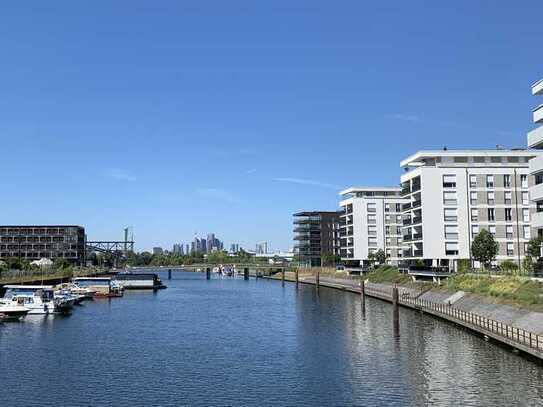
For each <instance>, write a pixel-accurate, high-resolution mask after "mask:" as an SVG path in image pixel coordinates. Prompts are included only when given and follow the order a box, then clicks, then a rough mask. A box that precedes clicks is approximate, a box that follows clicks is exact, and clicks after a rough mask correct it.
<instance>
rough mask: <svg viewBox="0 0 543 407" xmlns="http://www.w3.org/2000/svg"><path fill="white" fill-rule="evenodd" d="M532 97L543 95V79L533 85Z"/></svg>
mask: <svg viewBox="0 0 543 407" xmlns="http://www.w3.org/2000/svg"><path fill="white" fill-rule="evenodd" d="M532 95H534V96H536V95H543V79H541V80H539V81H537V82H536V83H534V84H533V85H532Z"/></svg>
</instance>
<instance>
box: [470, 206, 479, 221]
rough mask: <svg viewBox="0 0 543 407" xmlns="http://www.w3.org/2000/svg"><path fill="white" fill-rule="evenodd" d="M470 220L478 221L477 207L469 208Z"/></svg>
mask: <svg viewBox="0 0 543 407" xmlns="http://www.w3.org/2000/svg"><path fill="white" fill-rule="evenodd" d="M471 221H472V222H478V221H479V211H478V210H477V209H472V210H471Z"/></svg>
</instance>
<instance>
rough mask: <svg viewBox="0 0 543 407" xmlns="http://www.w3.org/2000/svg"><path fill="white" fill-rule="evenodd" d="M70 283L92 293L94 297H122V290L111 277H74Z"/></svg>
mask: <svg viewBox="0 0 543 407" xmlns="http://www.w3.org/2000/svg"><path fill="white" fill-rule="evenodd" d="M72 282H73V283H74V284H76V285H77V286H78V287H84V288H88V289H89V290H91V291H94V297H122V296H123V288H122V287H121V286H120V285H119V284H118V283H117V282H116V281H115V280H114V279H113V278H111V277H76V278H73V279H72Z"/></svg>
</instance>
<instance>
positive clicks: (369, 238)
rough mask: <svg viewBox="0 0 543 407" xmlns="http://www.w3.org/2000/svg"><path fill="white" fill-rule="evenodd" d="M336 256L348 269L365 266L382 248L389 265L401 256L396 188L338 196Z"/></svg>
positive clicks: (346, 192) (355, 189) (400, 200)
mask: <svg viewBox="0 0 543 407" xmlns="http://www.w3.org/2000/svg"><path fill="white" fill-rule="evenodd" d="M339 195H340V196H341V197H342V198H343V199H342V200H341V202H340V203H339V205H340V207H341V209H342V211H341V215H340V226H339V227H340V256H341V259H342V260H343V261H345V262H346V263H347V264H348V265H351V266H358V267H360V266H362V267H363V266H365V265H367V263H368V255H369V254H370V253H372V252H376V251H377V250H379V249H382V250H383V251H384V252H385V254H386V256H387V262H388V263H390V264H398V262H399V261H400V259H401V257H402V253H403V251H402V204H403V203H405V202H406V199H403V198H402V197H401V196H400V188H397V187H371V188H359V187H352V188H348V189H346V190H344V191H342V192H340V194H339Z"/></svg>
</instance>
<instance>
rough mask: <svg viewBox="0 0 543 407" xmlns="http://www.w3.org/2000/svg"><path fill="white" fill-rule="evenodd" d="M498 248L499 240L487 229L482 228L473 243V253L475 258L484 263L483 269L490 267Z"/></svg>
mask: <svg viewBox="0 0 543 407" xmlns="http://www.w3.org/2000/svg"><path fill="white" fill-rule="evenodd" d="M498 249H499V245H498V242H496V240H494V236H492V235H491V234H490V232H489V231H488V230H486V229H483V230H481V232H479V234H478V235H477V236H476V237H475V239H473V242H472V243H471V254H472V255H473V258H474V259H475V260H477V261H479V262H480V263H481V264H482V266H483V269H484V268H485V267H488V265H489V264H490V262H491V261H492V260H494V259H495V258H496V255H497V254H498Z"/></svg>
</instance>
